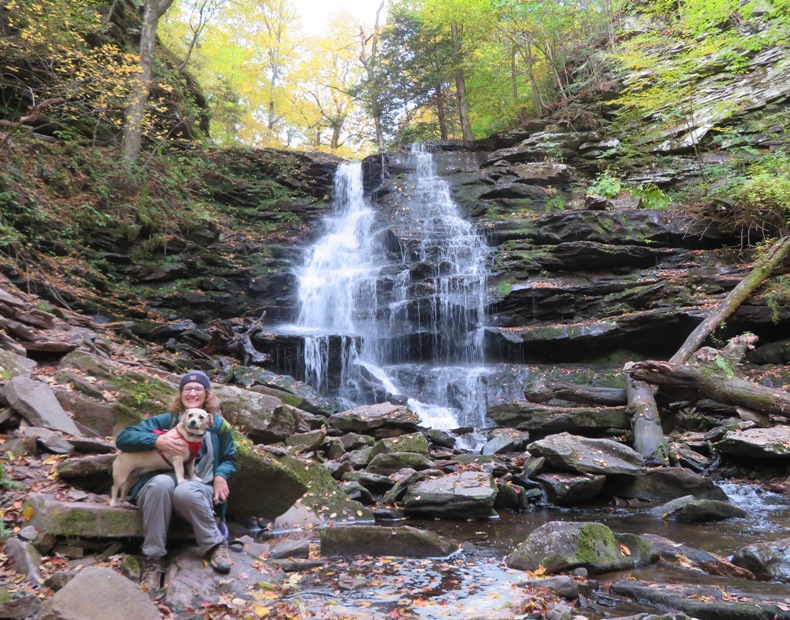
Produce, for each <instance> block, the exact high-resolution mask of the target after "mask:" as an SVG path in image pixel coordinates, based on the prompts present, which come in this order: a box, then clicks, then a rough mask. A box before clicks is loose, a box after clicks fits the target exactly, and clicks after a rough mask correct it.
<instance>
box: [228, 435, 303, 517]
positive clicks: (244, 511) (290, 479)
mask: <svg viewBox="0 0 790 620" xmlns="http://www.w3.org/2000/svg"><path fill="white" fill-rule="evenodd" d="M297 462H298V461H297ZM299 469H300V470H301V467H300V468H299ZM228 485H229V486H230V496H229V497H228V514H229V515H230V516H232V517H234V518H239V519H241V518H246V517H259V516H260V517H266V518H267V519H274V518H275V517H277V516H279V515H281V514H283V513H284V512H285V511H287V510H288V509H289V508H290V507H291V506H292V505H293V503H294V502H295V501H296V500H297V499H299V498H300V497H301V496H302V495H303V494H304V493H305V491H306V490H307V488H308V483H307V482H305V481H304V480H302V478H301V471H294V470H293V468H292V467H290V466H289V465H287V464H283V463H282V462H281V461H279V460H277V459H275V458H273V457H272V456H271V455H270V454H268V453H266V452H264V451H263V450H261V449H257V448H255V447H254V446H252V445H250V444H249V443H248V442H239V441H237V444H236V473H235V475H234V476H233V477H232V478H231V479H230V480H229V481H228ZM263 489H265V492H262V490H263Z"/></svg>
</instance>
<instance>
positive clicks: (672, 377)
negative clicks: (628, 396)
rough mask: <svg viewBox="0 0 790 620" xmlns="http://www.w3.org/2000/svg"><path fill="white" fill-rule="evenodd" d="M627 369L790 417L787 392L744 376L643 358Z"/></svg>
mask: <svg viewBox="0 0 790 620" xmlns="http://www.w3.org/2000/svg"><path fill="white" fill-rule="evenodd" d="M626 373H627V374H628V375H629V376H631V377H633V378H634V379H637V380H639V381H647V382H648V383H651V384H654V385H663V386H669V387H680V388H692V389H694V390H695V391H696V392H698V393H699V394H700V395H702V396H704V397H706V398H710V399H711V400H715V401H716V402H719V403H724V404H727V405H734V406H736V407H745V408H747V409H751V410H753V411H759V412H762V413H765V414H768V415H777V416H781V417H784V418H789V417H790V394H789V393H787V392H785V391H783V390H777V389H774V388H769V387H765V386H763V385H758V384H757V383H752V382H751V381H747V380H746V379H740V378H738V377H729V376H727V375H723V374H720V373H717V372H714V371H713V370H711V369H709V368H695V367H692V366H687V365H685V364H673V363H672V362H657V361H645V362H637V363H635V364H632V365H631V366H630V367H629V368H628V370H626Z"/></svg>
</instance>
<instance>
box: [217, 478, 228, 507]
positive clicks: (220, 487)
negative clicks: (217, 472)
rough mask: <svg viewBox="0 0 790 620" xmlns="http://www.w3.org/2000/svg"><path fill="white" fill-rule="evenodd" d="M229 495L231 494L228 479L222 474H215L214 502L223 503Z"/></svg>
mask: <svg viewBox="0 0 790 620" xmlns="http://www.w3.org/2000/svg"><path fill="white" fill-rule="evenodd" d="M228 495H230V489H229V488H228V481H227V480H225V478H223V477H222V476H214V503H215V504H221V503H222V502H224V501H225V500H227V499H228Z"/></svg>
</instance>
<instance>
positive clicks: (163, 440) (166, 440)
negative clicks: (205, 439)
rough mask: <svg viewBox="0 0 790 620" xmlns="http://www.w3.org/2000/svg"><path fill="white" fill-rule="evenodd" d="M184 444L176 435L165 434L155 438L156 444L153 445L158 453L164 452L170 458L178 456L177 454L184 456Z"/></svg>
mask: <svg viewBox="0 0 790 620" xmlns="http://www.w3.org/2000/svg"><path fill="white" fill-rule="evenodd" d="M185 443H186V442H185V441H184V440H183V439H182V438H181V436H180V435H178V434H176V433H172V434H171V433H165V434H164V435H159V436H158V437H157V438H156V443H155V444H154V445H155V446H156V449H157V450H159V451H160V452H164V453H165V454H169V455H171V456H178V455H179V454H184V448H185V447H186V446H185V445H184V444H185Z"/></svg>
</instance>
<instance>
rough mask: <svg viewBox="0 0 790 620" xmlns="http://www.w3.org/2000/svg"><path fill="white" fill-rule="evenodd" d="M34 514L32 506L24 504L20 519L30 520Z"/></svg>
mask: <svg viewBox="0 0 790 620" xmlns="http://www.w3.org/2000/svg"><path fill="white" fill-rule="evenodd" d="M34 514H36V511H35V510H33V506H30V505H28V506H25V509H24V510H23V511H22V519H23V520H25V521H30V520H31V519H32V518H33V515H34Z"/></svg>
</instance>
